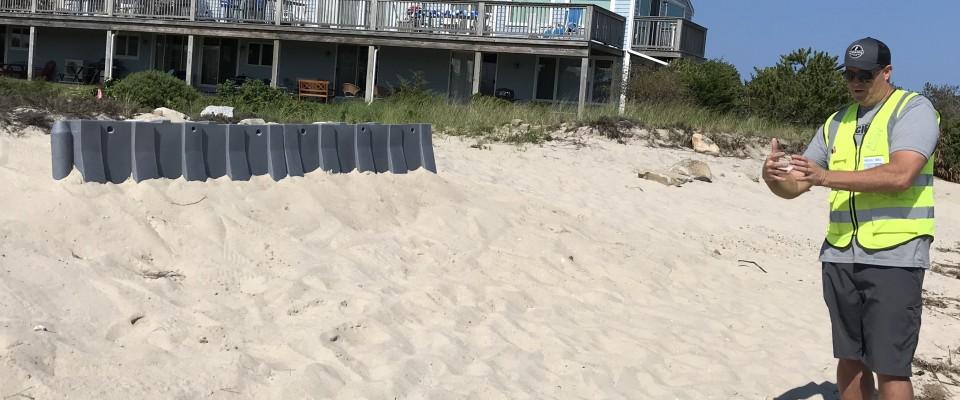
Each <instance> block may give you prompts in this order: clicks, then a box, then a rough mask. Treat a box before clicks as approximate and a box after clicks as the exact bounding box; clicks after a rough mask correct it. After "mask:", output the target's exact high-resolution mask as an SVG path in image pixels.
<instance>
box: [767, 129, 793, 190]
mask: <svg viewBox="0 0 960 400" xmlns="http://www.w3.org/2000/svg"><path fill="white" fill-rule="evenodd" d="M786 154H787V153H784V152H783V151H781V150H780V141H779V140H777V139H775V138H774V139H770V154H768V155H767V159H766V160H764V161H763V172H762V173H761V175H763V180H764V181H767V182H775V181H778V182H782V181H785V180H787V178H786V177H787V174H789V173H790V171H788V170H786V169H781V168H786V166H787V164H786V163H783V162H781V161H780V158H781V157H783V156H785V155H786Z"/></svg>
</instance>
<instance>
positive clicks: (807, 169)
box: [790, 155, 827, 186]
mask: <svg viewBox="0 0 960 400" xmlns="http://www.w3.org/2000/svg"><path fill="white" fill-rule="evenodd" d="M790 165H793V170H794V171H797V172H800V173H802V174H803V176H801V177H799V178H797V181H799V182H810V184H811V185H814V186H824V185H825V184H826V183H827V179H826V178H827V171H825V170H824V169H823V168H821V167H820V165H819V164H817V163H815V162H813V161H810V159H809V158H806V157H804V156H800V155H794V156H792V157H791V160H790Z"/></svg>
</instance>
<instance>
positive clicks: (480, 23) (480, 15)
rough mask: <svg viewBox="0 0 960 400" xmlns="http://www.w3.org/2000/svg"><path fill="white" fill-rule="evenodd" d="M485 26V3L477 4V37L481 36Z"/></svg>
mask: <svg viewBox="0 0 960 400" xmlns="http://www.w3.org/2000/svg"><path fill="white" fill-rule="evenodd" d="M486 25H487V3H484V2H482V1H481V2H479V3H477V26H476V28H477V36H483V30H484V29H485V28H486Z"/></svg>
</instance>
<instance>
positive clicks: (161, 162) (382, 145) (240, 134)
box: [50, 120, 437, 183]
mask: <svg viewBox="0 0 960 400" xmlns="http://www.w3.org/2000/svg"><path fill="white" fill-rule="evenodd" d="M50 145H51V153H52V156H53V179H63V178H64V177H66V176H67V175H69V174H70V171H72V170H73V168H74V167H76V168H77V169H78V170H79V171H80V173H81V175H83V180H84V181H86V182H101V183H105V182H113V183H121V182H123V181H125V180H127V179H128V178H131V177H132V178H133V180H135V181H137V182H140V181H142V180H144V179H158V178H168V179H176V178H180V177H183V178H184V179H186V180H190V181H203V180H206V179H207V178H219V177H222V176H228V177H230V179H232V180H248V179H250V177H251V176H257V175H270V177H271V178H273V179H274V180H280V179H283V178H284V177H287V176H303V175H304V174H308V173H310V172H313V171H316V170H322V171H326V172H329V173H341V172H343V173H346V172H351V171H354V170H356V171H359V172H375V173H385V172H390V173H394V174H403V173H406V172H407V171H413V170H416V169H418V168H423V169H426V170H428V171H431V172H433V173H436V172H437V166H436V161H435V160H434V157H433V140H432V131H431V127H430V125H427V124H415V125H381V124H356V125H354V124H312V125H297V124H289V125H288V124H283V125H278V124H271V125H224V124H214V123H205V122H184V123H170V122H139V121H85V120H68V121H58V122H57V123H55V124H54V126H53V129H52V130H51V132H50Z"/></svg>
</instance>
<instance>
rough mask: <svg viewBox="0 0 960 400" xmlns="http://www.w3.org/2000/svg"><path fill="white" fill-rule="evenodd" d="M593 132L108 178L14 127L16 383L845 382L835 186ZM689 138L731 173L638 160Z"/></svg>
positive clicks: (32, 389)
mask: <svg viewBox="0 0 960 400" xmlns="http://www.w3.org/2000/svg"><path fill="white" fill-rule="evenodd" d="M587 143H588V146H587V147H585V148H576V147H575V146H572V145H570V144H567V143H562V142H553V143H548V144H547V145H544V146H531V147H528V148H527V149H526V150H524V151H519V150H517V149H516V148H514V147H511V146H506V145H494V146H492V147H491V148H490V149H484V150H480V149H476V148H471V147H470V146H469V145H470V144H471V143H469V142H463V141H461V140H460V139H457V138H449V137H437V138H435V149H436V157H437V166H438V169H439V171H440V173H439V174H437V175H434V174H430V173H426V172H416V173H412V174H408V175H389V174H386V175H373V174H358V173H353V174H344V175H326V174H323V173H313V174H310V175H308V176H306V177H303V178H288V179H284V180H282V181H280V182H273V181H272V180H270V179H269V178H267V177H258V178H255V179H253V180H252V181H250V182H232V181H229V180H227V179H226V178H222V179H219V180H214V181H208V182H205V183H197V182H185V181H183V180H173V181H170V180H153V181H145V182H143V183H140V184H135V183H133V182H132V181H128V182H126V183H124V184H121V185H110V184H108V185H100V184H82V183H81V182H80V177H79V175H78V173H77V172H76V171H74V172H73V175H71V176H70V177H68V178H67V179H65V180H63V181H54V180H52V179H51V178H50V176H51V174H50V155H49V151H50V148H49V138H48V137H47V136H42V135H28V136H26V137H22V138H13V137H6V136H4V137H0V180H2V182H3V186H2V188H0V210H2V211H0V398H3V399H7V398H26V397H24V396H20V397H17V396H14V397H9V396H11V395H15V394H18V393H19V394H23V395H27V396H29V398H35V399H60V398H71V399H134V398H144V399H201V398H203V399H206V398H209V399H272V398H276V399H327V398H335V399H484V400H486V399H554V398H555V399H667V398H670V399H673V398H677V399H769V398H775V397H777V396H780V395H784V394H787V395H789V396H797V395H798V394H803V395H804V397H794V398H807V397H806V396H812V397H810V398H819V397H817V395H815V394H816V393H819V392H820V391H826V392H829V388H830V385H829V384H828V383H826V382H833V381H834V378H833V366H834V361H833V360H832V358H831V350H830V331H829V320H828V317H827V313H826V309H825V306H824V305H823V301H822V299H821V289H820V268H819V265H818V264H817V262H816V252H817V249H818V248H819V245H820V242H821V240H822V235H823V230H824V228H825V223H826V215H827V209H826V203H825V197H826V191H824V190H815V191H813V193H810V194H807V195H805V196H803V197H801V198H800V199H797V200H794V201H786V200H780V199H777V198H775V197H774V196H773V195H771V194H770V193H769V192H768V191H767V190H766V188H765V187H764V186H763V184H762V183H757V182H754V181H752V180H751V179H750V176H752V175H755V174H756V171H757V170H758V168H759V163H760V162H759V161H758V160H744V159H733V158H713V157H708V156H701V155H697V154H695V153H692V152H689V151H683V150H666V149H653V148H648V147H644V146H641V145H638V144H628V145H620V144H616V143H612V142H609V141H604V140H595V139H591V140H588V141H587ZM682 158H694V159H700V160H704V161H706V162H708V163H709V164H710V166H711V168H712V169H713V174H714V176H715V180H714V182H713V183H705V182H692V183H689V184H686V185H684V186H683V187H680V188H676V187H667V186H663V185H661V184H659V183H655V182H651V181H646V180H641V179H638V178H637V171H639V170H644V169H657V168H663V167H665V166H669V165H671V164H673V162H675V161H677V160H679V159H682ZM936 190H937V201H938V204H937V206H938V210H937V218H938V240H937V242H936V246H937V247H942V248H946V249H950V248H953V249H957V248H960V245H958V242H960V201H958V200H960V185H956V184H951V183H948V182H943V181H937V183H936ZM933 257H934V259H935V260H936V261H941V262H953V263H958V262H960V253H956V252H947V251H937V252H936V253H935V254H934V256H933ZM738 260H749V261H753V262H755V263H756V264H758V265H759V266H760V267H762V269H763V270H765V272H764V271H762V270H761V268H760V267H758V266H757V265H754V264H752V263H748V262H743V261H738ZM925 288H926V289H927V290H928V291H930V292H931V293H936V294H937V295H940V296H952V297H960V280H958V279H952V278H948V277H946V276H943V275H939V274H935V273H928V275H927V280H926V284H925ZM953 307H954V308H949V307H948V308H945V309H936V308H927V309H925V313H924V328H923V331H922V332H921V344H920V349H919V355H920V356H922V357H926V358H929V359H933V358H935V357H946V356H947V350H946V349H947V348H948V347H950V348H953V349H956V348H957V347H958V346H960V329H956V327H957V323H958V321H957V320H958V316H957V315H958V314H960V309H957V308H955V307H956V305H954V306H953ZM40 326H42V328H41V327H40ZM35 329H38V330H35ZM43 329H46V330H45V331H44V330H43ZM920 379H921V382H922V381H923V380H924V379H929V376H927V377H920ZM951 390H953V391H954V392H958V393H960V389H957V388H952V389H951ZM825 396H826V397H825V398H832V395H830V394H829V393H826V394H825ZM784 398H787V397H784Z"/></svg>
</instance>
